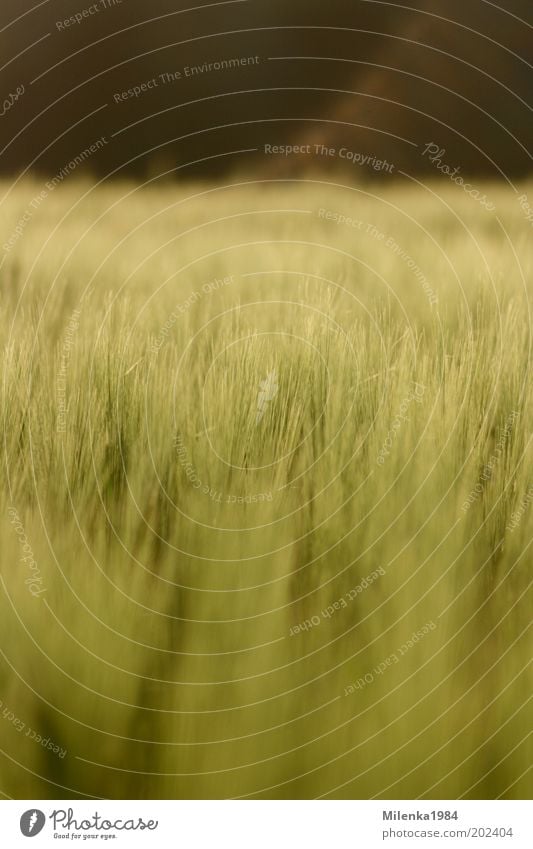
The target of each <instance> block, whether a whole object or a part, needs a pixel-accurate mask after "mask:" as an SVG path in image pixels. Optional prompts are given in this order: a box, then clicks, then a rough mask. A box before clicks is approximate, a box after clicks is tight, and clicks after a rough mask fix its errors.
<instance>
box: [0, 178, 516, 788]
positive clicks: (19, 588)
mask: <svg viewBox="0 0 533 849" xmlns="http://www.w3.org/2000/svg"><path fill="white" fill-rule="evenodd" d="M1 190H2V198H3V201H2V204H1V205H0V224H1V228H2V242H3V248H2V250H1V266H0V280H1V286H0V327H1V336H2V384H1V404H2V472H1V474H2V494H1V509H0V515H1V524H0V548H1V576H0V577H1V583H2V586H1V590H2V591H1V615H0V651H1V659H0V681H1V688H0V690H1V696H0V700H1V704H0V719H1V722H0V753H1V754H0V790H1V791H2V793H3V795H4V797H6V798H9V797H12V798H36V799H50V798H73V799H76V798H80V799H81V798H93V797H95V798H126V799H128V798H132V799H137V798H172V799H186V798H256V799H261V798H263V799H264V798H279V799H288V798H317V797H320V798H330V799H334V798H337V799H342V798H362V799H370V798H389V799H404V798H405V799H408V798H427V799H432V798H433V799H446V798H449V799H452V798H469V799H475V798H507V799H512V798H524V797H525V796H527V795H528V793H529V792H530V791H531V774H530V773H528V768H529V767H530V764H531V758H532V754H533V753H532V749H531V738H530V736H529V734H530V719H531V706H530V704H529V700H530V694H531V671H530V667H529V658H530V645H531V643H530V633H529V630H528V628H529V625H530V620H531V593H530V590H529V586H530V571H531V530H532V522H531V501H532V500H533V481H532V479H531V460H532V454H531V421H532V412H533V403H532V402H533V393H532V389H531V381H530V373H531V315H530V303H531V294H532V288H531V272H532V243H531V238H530V229H529V225H528V223H527V222H526V221H525V220H524V213H523V211H522V209H521V207H520V204H519V203H518V201H517V197H516V195H515V193H514V192H513V191H512V190H511V189H510V188H506V187H505V186H503V185H498V184H496V183H495V184H487V185H484V186H483V187H482V191H483V192H484V193H486V195H487V197H490V199H491V201H492V203H493V204H494V207H495V210H494V211H490V210H488V209H486V208H485V207H484V206H482V205H480V203H479V202H477V201H476V199H475V198H473V197H469V196H467V195H466V194H465V193H464V192H462V191H461V190H460V189H459V188H457V187H456V186H455V185H452V184H451V183H449V182H447V181H444V182H439V183H435V184H431V183H430V184H429V185H426V186H422V185H419V184H416V183H415V182H414V181H412V182H410V183H409V184H394V183H392V184H387V185H386V186H385V184H383V185H380V184H378V187H377V188H376V186H375V185H374V186H373V188H369V187H368V186H367V187H365V186H344V185H337V184H336V183H334V182H332V181H331V180H329V181H326V180H325V179H321V178H320V177H317V178H316V179H309V180H305V181H296V180H293V181H289V180H287V181H265V182H247V181H246V180H238V179H235V180H234V182H233V183H231V184H228V185H210V184H208V183H198V184H190V183H187V184H180V183H174V182H169V183H160V182H157V181H154V182H153V183H152V184H149V185H146V186H143V187H137V186H135V185H134V184H130V183H127V182H124V183H120V182H116V183H103V184H101V185H93V184H92V183H90V182H88V181H83V180H79V181H76V180H72V181H70V182H69V184H68V186H67V185H65V186H64V187H57V188H53V189H52V190H47V189H46V188H45V189H44V190H43V184H42V183H40V182H39V181H38V180H37V179H34V180H32V181H26V182H24V181H22V182H20V183H15V184H14V185H13V186H10V185H8V184H3V185H2V186H1ZM43 191H44V194H42V193H43ZM519 191H522V188H521V187H519ZM524 191H525V189H524ZM529 192H530V194H531V193H533V188H532V187H529ZM17 222H19V223H18V224H17Z"/></svg>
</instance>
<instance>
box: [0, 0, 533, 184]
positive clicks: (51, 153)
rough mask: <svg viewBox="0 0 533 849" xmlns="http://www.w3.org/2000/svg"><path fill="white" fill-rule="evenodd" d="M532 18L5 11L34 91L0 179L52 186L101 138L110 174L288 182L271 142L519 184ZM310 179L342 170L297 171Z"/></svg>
mask: <svg viewBox="0 0 533 849" xmlns="http://www.w3.org/2000/svg"><path fill="white" fill-rule="evenodd" d="M91 10H92V11H91ZM84 11H85V13H86V16H85V17H83V18H82V20H81V21H80V22H74V23H72V22H71V23H70V24H68V25H66V24H65V23H64V22H65V21H66V20H67V19H68V18H70V17H71V16H76V14H81V15H82V16H83V14H84ZM531 12H532V9H531V0H505V4H501V7H500V6H498V4H496V3H493V2H489V0H466V2H459V0H451V2H450V0H410V3H409V6H407V5H404V4H401V3H399V2H397V0H392V2H381V0H354V2H346V0H330V2H328V3H324V2H322V0H305V2H304V0H290V2H282V0H229V2H219V3H208V2H201V0H194V2H191V0H152V2H150V3H147V2H145V0H122V2H119V0H97V2H96V3H94V4H93V5H92V6H91V2H90V0H44V2H41V3H39V4H36V3H35V0H3V2H2V5H1V10H0V39H1V48H2V56H3V57H4V63H3V67H2V89H3V93H4V95H3V96H4V97H8V96H9V94H10V93H14V92H16V90H17V89H20V87H22V86H23V87H24V94H23V95H22V97H20V98H19V100H18V101H17V102H16V103H14V104H13V105H12V106H11V107H10V108H9V109H8V110H7V111H6V112H5V114H4V115H3V117H2V139H1V156H0V170H1V172H2V173H3V174H4V175H5V174H14V173H21V172H23V171H25V170H26V169H32V170H34V171H37V172H42V173H48V174H56V173H57V172H59V171H60V170H61V169H62V168H64V167H65V165H66V163H68V162H69V160H70V159H71V158H72V157H73V156H76V155H78V154H79V153H80V152H81V151H82V150H84V149H85V148H86V146H87V145H89V144H92V143H93V142H94V141H96V139H98V138H99V137H101V136H104V137H105V138H106V144H105V145H104V146H103V147H102V149H101V150H99V151H98V152H97V153H96V154H95V155H93V156H91V158H90V163H87V165H86V167H87V168H88V169H89V170H91V171H92V172H94V173H95V174H98V175H100V176H103V175H109V174H111V173H113V174H116V175H117V176H132V177H136V178H146V177H147V176H153V175H155V174H159V173H161V172H164V171H166V170H173V169H176V168H180V166H186V167H182V168H181V170H179V171H177V174H178V175H179V177H180V179H185V178H186V177H193V178H198V177H203V176H206V177H213V176H218V175H222V174H224V173H226V172H228V171H231V170H234V169H235V168H239V169H246V168H251V169H253V171H254V173H257V169H258V168H259V169H261V168H265V169H267V170H269V172H271V171H272V170H273V169H274V170H276V169H278V170H280V171H283V167H284V163H283V160H282V159H276V161H275V162H274V160H273V159H272V158H269V160H268V161H267V160H266V159H265V156H264V154H263V152H262V150H263V146H264V144H265V143H272V144H286V143H292V144H294V143H307V142H312V143H324V144H327V145H331V146H342V145H344V144H346V145H348V146H349V147H350V148H351V149H353V150H356V151H359V152H361V153H362V154H368V155H372V156H374V155H375V156H376V157H377V158H379V159H387V160H388V161H389V162H391V163H394V165H395V170H396V172H397V171H398V170H401V169H404V170H406V171H408V172H409V173H411V174H417V173H424V172H428V173H429V172H431V173H435V166H434V165H432V164H431V163H430V162H429V161H428V158H427V156H423V155H421V151H422V149H423V148H424V147H425V145H426V144H428V143H429V142H432V143H434V144H437V145H438V146H439V148H441V149H444V150H445V151H446V156H445V160H446V162H448V163H450V164H452V165H453V166H454V167H455V166H458V167H460V168H461V172H462V173H472V174H476V175H478V176H488V177H499V176H502V175H503V174H505V175H507V176H523V175H526V174H527V173H528V172H529V171H530V169H531V156H530V153H529V152H528V146H529V145H530V142H531V135H532V122H531V87H530V85H529V84H528V83H529V79H530V78H529V77H528V74H529V72H530V69H531V65H530V64H529V63H530V62H531V60H532V59H533V55H532V43H533V42H532V40H531V26H530V24H531ZM230 60H238V62H239V63H241V60H243V61H242V64H238V65H237V62H233V63H232V65H233V66H232V67H228V66H227V63H229V62H230ZM217 62H220V63H226V64H224V65H223V67H222V68H221V69H218V70H216V69H211V70H209V63H217ZM205 63H207V69H206V68H205V67H204V70H203V72H200V71H198V72H196V73H195V72H194V71H187V70H186V69H187V68H189V69H191V68H194V67H198V66H205ZM235 65H237V66H236V67H235ZM161 75H163V77H161ZM165 75H170V78H169V77H166V76H165ZM153 80H155V83H152V85H151V86H150V88H148V87H147V83H149V82H151V81H153ZM163 80H164V81H163ZM143 84H144V85H145V89H144V90H143V91H142V92H141V93H140V94H139V96H132V95H128V96H125V97H123V96H122V95H123V94H124V93H125V92H127V91H128V89H131V88H133V87H135V86H137V87H142V86H143ZM119 96H120V97H119ZM115 134H118V135H115ZM257 149H258V150H257ZM235 151H246V153H235ZM198 160H203V161H201V162H198ZM192 162H195V163H196V164H194V165H190V164H188V163H192ZM313 166H314V167H317V166H319V167H331V168H334V167H339V161H338V159H334V160H333V161H331V162H330V161H328V159H327V158H324V157H322V158H320V161H317V160H316V158H313V157H311V158H310V157H305V156H304V157H294V158H291V161H290V167H291V168H292V169H294V168H299V167H301V168H309V167H313ZM285 167H287V163H286V162H285ZM376 176H377V177H378V178H379V176H380V175H379V173H377V174H373V173H372V170H371V169H366V170H365V178H366V177H368V178H372V177H376Z"/></svg>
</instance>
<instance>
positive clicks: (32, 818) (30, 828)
mask: <svg viewBox="0 0 533 849" xmlns="http://www.w3.org/2000/svg"><path fill="white" fill-rule="evenodd" d="M36 822H37V811H34V812H33V814H32V815H31V817H30V821H29V828H28V832H32V831H33V826H34V825H35V823H36Z"/></svg>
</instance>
